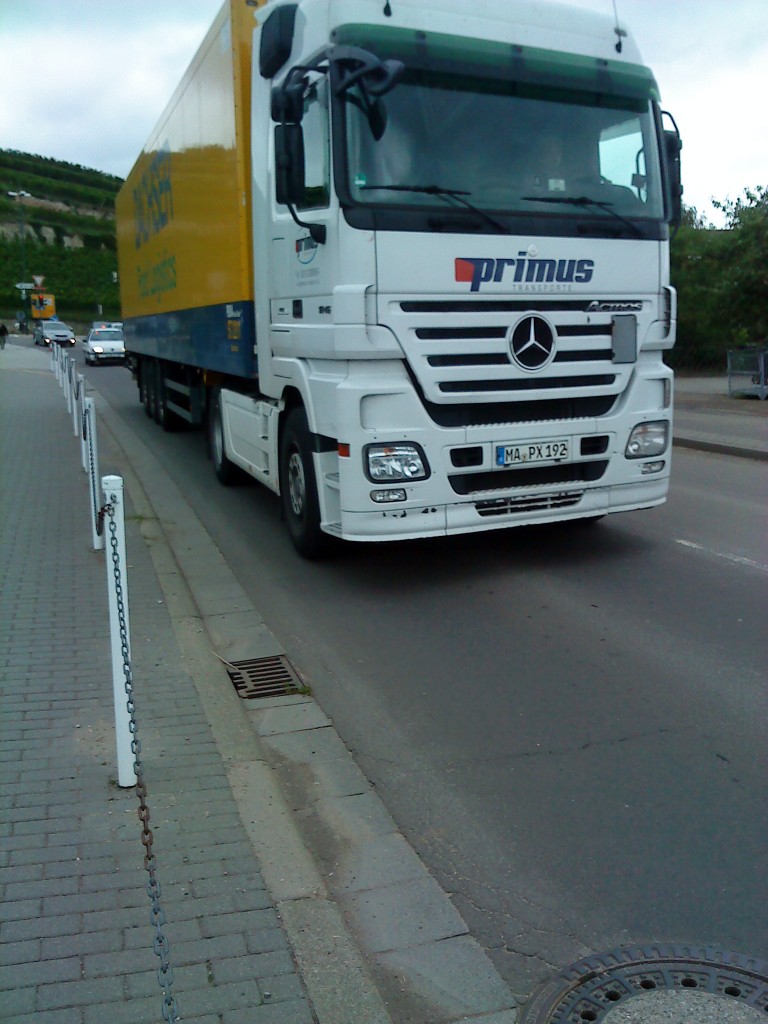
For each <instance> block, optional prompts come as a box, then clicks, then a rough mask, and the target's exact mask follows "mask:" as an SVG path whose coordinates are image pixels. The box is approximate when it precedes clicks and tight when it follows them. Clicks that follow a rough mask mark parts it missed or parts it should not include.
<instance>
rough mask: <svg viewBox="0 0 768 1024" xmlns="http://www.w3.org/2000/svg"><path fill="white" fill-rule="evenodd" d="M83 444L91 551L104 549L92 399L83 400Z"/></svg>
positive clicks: (94, 411)
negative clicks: (99, 524)
mask: <svg viewBox="0 0 768 1024" xmlns="http://www.w3.org/2000/svg"><path fill="white" fill-rule="evenodd" d="M83 442H84V444H85V457H86V469H85V471H86V473H87V474H88V496H89V497H90V500H91V537H92V539H93V550H94V551H101V549H102V548H103V547H104V535H103V534H102V535H101V536H99V531H98V519H99V506H100V504H101V502H100V498H99V446H98V443H97V439H96V403H95V402H94V400H93V399H92V398H86V400H85V412H84V413H83Z"/></svg>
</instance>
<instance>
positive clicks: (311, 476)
mask: <svg viewBox="0 0 768 1024" xmlns="http://www.w3.org/2000/svg"><path fill="white" fill-rule="evenodd" d="M280 501H281V503H282V509H283V518H284V519H285V523H286V526H287V527H288V533H289V534H290V537H291V541H292V542H293V546H294V547H295V548H296V550H297V551H298V552H299V554H300V555H303V556H304V558H320V557H321V556H322V555H324V554H326V553H327V552H328V550H329V548H330V546H331V538H330V537H329V536H328V534H326V533H323V531H322V530H321V529H320V502H319V500H318V496H317V478H316V476H315V465H314V461H313V459H312V439H311V437H310V433H309V425H308V423H307V414H306V412H305V411H304V409H303V408H302V407H301V406H298V407H297V408H295V409H292V410H291V412H290V413H289V414H288V419H287V420H286V423H285V428H284V430H283V433H282V436H281V438H280Z"/></svg>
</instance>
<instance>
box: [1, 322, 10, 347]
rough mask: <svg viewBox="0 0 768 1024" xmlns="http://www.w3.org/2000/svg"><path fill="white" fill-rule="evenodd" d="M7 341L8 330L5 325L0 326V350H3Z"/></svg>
mask: <svg viewBox="0 0 768 1024" xmlns="http://www.w3.org/2000/svg"><path fill="white" fill-rule="evenodd" d="M7 340H8V328H7V327H6V326H5V324H0V349H4V348H5V343H6V341H7Z"/></svg>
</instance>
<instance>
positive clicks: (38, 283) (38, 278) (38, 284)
mask: <svg viewBox="0 0 768 1024" xmlns="http://www.w3.org/2000/svg"><path fill="white" fill-rule="evenodd" d="M32 280H33V281H34V282H35V288H42V287H43V281H45V277H44V276H43V275H42V274H33V275H32Z"/></svg>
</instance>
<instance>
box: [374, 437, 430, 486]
mask: <svg viewBox="0 0 768 1024" xmlns="http://www.w3.org/2000/svg"><path fill="white" fill-rule="evenodd" d="M365 453H366V462H367V471H368V478H369V479H370V480H372V481H373V482H374V483H387V482H389V481H390V480H426V479H427V477H428V476H429V466H428V465H427V460H426V458H425V457H424V453H423V452H422V450H421V448H420V447H419V445H417V444H369V445H368V446H367V448H366V450H365Z"/></svg>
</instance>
